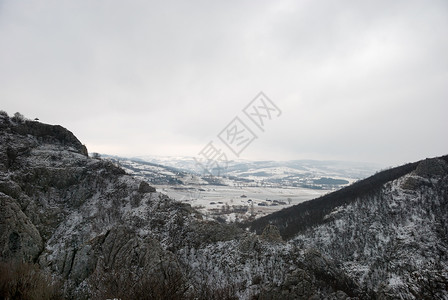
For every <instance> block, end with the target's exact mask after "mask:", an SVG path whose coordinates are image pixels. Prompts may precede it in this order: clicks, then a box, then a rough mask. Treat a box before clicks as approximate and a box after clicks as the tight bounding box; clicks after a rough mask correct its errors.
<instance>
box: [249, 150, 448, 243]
mask: <svg viewBox="0 0 448 300" xmlns="http://www.w3.org/2000/svg"><path fill="white" fill-rule="evenodd" d="M439 158H440V159H443V160H444V161H446V162H448V155H444V156H441V157H439ZM420 162H421V161H418V162H413V163H408V164H405V165H403V166H399V167H395V168H391V169H388V170H385V171H381V172H379V173H377V174H375V175H373V176H370V177H368V178H366V179H363V180H360V181H358V182H355V183H353V184H352V185H350V186H347V187H345V188H343V189H340V190H338V191H335V192H333V193H330V194H327V195H324V196H322V197H319V198H317V199H313V200H310V201H306V202H303V203H300V204H297V205H294V206H292V207H289V208H285V209H283V210H280V211H278V212H275V213H272V214H270V215H267V216H265V217H262V218H259V219H256V220H254V221H252V222H250V223H248V224H245V226H247V227H249V228H250V229H251V230H253V231H256V232H257V233H258V234H260V233H261V232H262V231H263V229H264V228H265V227H266V225H268V224H272V225H275V226H277V227H278V229H279V230H280V234H281V236H282V237H283V238H284V239H289V238H292V237H293V236H295V235H296V234H298V233H300V232H302V231H304V230H305V229H307V228H310V227H312V226H315V225H319V224H322V223H324V222H325V216H326V215H328V214H329V213H330V212H331V211H332V210H334V209H335V208H336V207H338V206H342V205H346V204H349V203H351V202H353V201H354V200H356V199H357V198H359V197H362V196H365V195H369V194H375V193H376V192H377V191H378V190H379V189H380V188H381V187H382V186H383V185H384V184H385V183H387V182H389V181H392V180H395V179H397V178H400V177H402V176H404V175H406V174H408V173H410V172H412V171H414V170H415V169H416V167H417V166H418V164H419V163H420Z"/></svg>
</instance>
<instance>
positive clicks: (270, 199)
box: [156, 185, 331, 221]
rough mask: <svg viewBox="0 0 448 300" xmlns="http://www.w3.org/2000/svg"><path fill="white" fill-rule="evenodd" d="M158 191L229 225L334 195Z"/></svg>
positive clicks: (257, 189) (208, 189) (178, 188)
mask: <svg viewBox="0 0 448 300" xmlns="http://www.w3.org/2000/svg"><path fill="white" fill-rule="evenodd" d="M156 188H157V190H158V191H160V192H162V193H164V194H167V195H168V196H169V197H170V198H173V199H176V200H179V201H182V202H185V203H189V204H190V205H191V206H193V207H195V208H197V209H198V210H199V211H201V212H202V213H204V214H205V215H206V216H211V217H216V216H221V217H222V218H224V219H225V220H227V221H233V220H235V218H238V219H241V218H243V219H244V218H248V217H250V216H253V217H260V216H264V215H266V214H270V213H272V212H275V211H278V210H280V209H283V208H285V207H289V206H291V205H295V204H298V203H301V202H304V201H307V200H311V199H314V198H317V197H319V196H321V195H324V194H327V193H329V192H331V191H329V190H314V189H306V188H294V187H284V188H271V187H244V186H243V187H236V186H211V185H207V186H203V187H198V186H172V185H159V186H156Z"/></svg>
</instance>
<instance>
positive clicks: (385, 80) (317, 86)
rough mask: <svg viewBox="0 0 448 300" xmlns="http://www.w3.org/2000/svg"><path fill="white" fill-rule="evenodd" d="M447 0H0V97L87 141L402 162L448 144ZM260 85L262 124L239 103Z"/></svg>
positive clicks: (174, 151)
mask: <svg viewBox="0 0 448 300" xmlns="http://www.w3.org/2000/svg"><path fill="white" fill-rule="evenodd" d="M447 30H448V1H446V0H440V1H431V0H429V1H423V0H422V1H390V0H387V1H330V0H329V1H285V0H275V1H205V0H204V1H113V0H108V1H87V0H86V1H14V0H9V1H8V0H0V109H2V110H5V111H7V112H8V113H9V114H10V115H12V114H13V113H14V112H16V111H19V112H21V113H22V114H24V115H25V116H26V117H28V118H33V119H34V118H35V117H37V118H39V119H40V120H41V121H42V122H45V123H50V124H60V125H63V126H64V127H67V128H68V129H69V130H71V131H72V132H73V133H74V134H75V135H76V136H77V137H78V138H79V139H80V140H81V141H82V142H83V143H85V144H86V146H87V147H88V149H89V151H90V152H100V153H107V154H116V155H127V156H133V155H176V156H177V155H181V156H196V155H198V153H199V152H200V151H201V150H202V149H203V148H204V147H205V146H206V145H207V144H208V143H209V142H211V141H212V142H213V143H214V145H215V146H216V147H218V148H222V151H227V154H228V157H229V159H234V158H235V155H234V154H232V152H230V151H229V149H227V148H226V146H225V145H223V143H222V142H221V141H220V140H219V138H218V137H217V135H218V134H219V133H220V132H221V131H222V130H223V129H224V128H226V126H227V125H228V124H229V122H231V121H232V120H233V119H234V118H235V117H237V116H238V117H240V120H241V121H243V122H244V123H245V124H246V125H247V127H249V128H250V129H252V131H253V132H254V134H256V135H257V137H258V138H257V139H255V140H254V141H253V142H252V143H251V144H250V145H248V146H247V148H245V149H244V151H243V152H241V154H240V158H243V159H272V160H288V159H322V160H325V159H335V160H347V161H366V162H375V163H378V164H382V165H398V164H401V163H404V162H409V161H415V160H418V159H422V158H425V157H432V156H437V155H443V154H447V153H448V138H447V129H448V119H447V115H448V55H447V53H448V31H447ZM260 91H263V92H264V93H265V94H266V96H267V97H269V98H270V99H271V100H272V102H273V103H275V105H276V106H277V107H278V108H279V109H280V110H281V115H280V116H278V117H277V114H276V115H275V117H273V118H272V119H271V120H268V119H266V122H265V128H264V129H265V130H264V132H262V131H260V130H259V128H257V127H256V126H255V125H254V123H251V121H250V120H249V119H248V118H247V116H245V115H244V114H243V112H242V109H244V107H245V106H246V105H248V104H249V102H250V101H252V99H253V98H254V97H255V96H256V95H257V94H258V93H259V92H260Z"/></svg>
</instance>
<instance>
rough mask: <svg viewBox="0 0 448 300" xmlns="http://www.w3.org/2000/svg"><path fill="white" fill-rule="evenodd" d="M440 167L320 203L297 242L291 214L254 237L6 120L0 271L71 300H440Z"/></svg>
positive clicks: (41, 129)
mask: <svg viewBox="0 0 448 300" xmlns="http://www.w3.org/2000/svg"><path fill="white" fill-rule="evenodd" d="M444 159H446V158H444ZM444 159H432V160H425V161H422V162H420V163H415V164H411V165H410V166H407V167H404V168H403V169H400V172H398V173H397V172H396V170H395V171H394V170H392V173H388V174H386V175H387V176H383V177H381V178H382V180H379V181H375V180H376V179H375V180H374V181H375V185H374V186H373V188H372V186H370V185H365V186H364V188H363V191H364V192H362V193H357V192H356V186H355V188H353V187H352V188H351V190H350V189H349V191H350V193H349V194H342V196H341V194H337V195H338V196H337V197H338V199H339V200H338V201H336V202H335V203H331V201H329V200H326V201H327V202H328V203H330V205H329V206H328V205H327V204H325V203H327V202H325V201H324V202H323V204H322V199H320V200H319V199H317V200H313V201H315V202H314V203H317V204H318V205H317V206H319V207H321V208H323V210H322V212H320V213H319V214H318V216H319V219H318V220H317V221H315V222H302V223H300V222H298V223H295V225H294V226H295V228H296V229H294V230H292V231H288V232H289V235H287V236H286V235H285V231H284V230H285V228H291V226H288V224H290V223H288V222H290V221H291V220H292V219H291V215H288V214H286V215H288V217H287V218H283V217H282V216H283V215H281V214H280V215H275V216H274V217H275V220H274V219H271V221H269V222H266V223H265V224H263V226H262V227H261V225H260V224H261V223H258V225H257V226H258V227H259V228H260V230H259V232H258V235H256V234H254V233H251V232H249V231H246V230H243V229H241V227H242V226H236V225H223V224H218V223H216V222H211V221H207V220H205V218H203V216H201V215H200V214H199V213H198V212H197V211H195V210H194V209H192V208H191V207H190V206H189V205H186V204H182V203H180V202H176V201H173V200H171V199H169V198H168V197H167V196H165V195H163V194H161V193H158V192H157V191H155V189H154V188H152V187H151V186H150V185H148V183H146V182H144V181H141V180H139V179H136V178H133V177H132V176H129V175H127V174H126V173H125V172H124V171H123V170H122V169H121V168H119V167H118V166H116V165H114V164H113V163H111V162H109V161H105V160H101V159H93V158H89V157H88V155H87V149H86V148H85V147H84V146H83V145H82V144H81V143H80V142H79V141H78V139H76V137H75V136H74V135H73V134H72V133H71V132H69V131H68V130H66V129H64V128H62V127H60V126H52V125H46V124H41V123H38V122H34V121H25V120H21V119H14V118H9V117H8V116H7V115H6V114H4V113H0V202H1V203H0V251H1V252H0V263H1V262H4V261H8V262H13V263H14V262H26V263H35V264H37V265H38V266H39V267H40V269H41V270H43V271H46V272H49V274H50V275H51V276H52V277H53V278H54V279H55V280H56V279H57V280H59V281H60V282H61V290H62V291H63V295H64V297H65V298H67V299H106V298H121V299H280V298H281V299H375V298H380V299H396V298H402V299H423V298H427V299H443V298H446V297H447V296H448V294H447V293H446V290H447V274H448V272H447V257H446V253H447V251H446V250H447V240H446V239H447V238H446V237H447V233H448V231H447V220H448V218H447V207H446V205H447V187H448V182H447V180H448V179H447V173H448V172H447V170H448V169H447V164H446V161H445V160H444ZM391 174H392V175H393V176H392V175H391ZM347 195H349V196H347ZM325 199H327V198H325ZM344 199H345V200H344ZM313 201H310V203H313ZM308 205H309V204H308ZM303 207H304V206H302V208H303ZM313 209H314V210H313ZM292 211H294V212H296V211H295V210H292ZM315 213H316V211H315V208H314V205H309V207H308V211H307V210H304V211H301V212H300V214H299V215H300V218H301V220H306V218H304V217H303V216H304V215H305V216H306V215H307V214H308V215H309V216H312V215H313V214H315ZM300 218H299V219H300ZM296 219H297V218H296ZM270 223H273V224H275V225H276V226H273V225H271V224H270ZM254 228H256V226H254ZM279 229H280V230H279ZM281 235H284V237H287V238H288V240H286V241H285V240H284V239H282V236H281ZM33 272H34V271H33ZM0 275H1V274H0ZM2 278H3V277H2V276H0V298H1V297H7V296H8V294H7V293H8V290H6V288H5V286H6V285H5V284H3V282H2ZM5 295H6V296H5ZM42 299H50V298H42Z"/></svg>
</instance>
